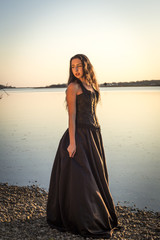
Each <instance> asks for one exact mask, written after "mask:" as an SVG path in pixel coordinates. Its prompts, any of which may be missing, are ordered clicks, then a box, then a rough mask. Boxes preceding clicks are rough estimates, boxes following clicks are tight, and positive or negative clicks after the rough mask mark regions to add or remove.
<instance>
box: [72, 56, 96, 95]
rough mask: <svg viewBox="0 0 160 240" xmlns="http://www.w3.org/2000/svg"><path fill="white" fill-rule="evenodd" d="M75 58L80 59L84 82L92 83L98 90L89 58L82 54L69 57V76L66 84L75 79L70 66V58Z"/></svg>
mask: <svg viewBox="0 0 160 240" xmlns="http://www.w3.org/2000/svg"><path fill="white" fill-rule="evenodd" d="M75 58H78V59H80V60H81V62H82V67H83V77H84V78H85V81H86V83H88V84H90V85H92V86H93V87H94V88H95V89H96V90H97V91H98V92H99V87H98V82H97V79H96V76H95V73H94V68H93V66H92V64H91V62H90V60H89V59H88V57H87V56H85V55H84V54H76V55H74V56H73V57H72V58H71V59H70V67H69V78H68V83H67V85H69V84H70V83H71V82H75V81H76V80H77V78H76V77H75V76H74V75H73V72H72V66H71V63H72V60H73V59H75Z"/></svg>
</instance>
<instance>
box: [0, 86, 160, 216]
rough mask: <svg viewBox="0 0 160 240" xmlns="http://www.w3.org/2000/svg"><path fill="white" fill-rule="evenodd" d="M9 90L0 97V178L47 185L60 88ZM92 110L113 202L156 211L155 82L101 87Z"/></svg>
mask: <svg viewBox="0 0 160 240" xmlns="http://www.w3.org/2000/svg"><path fill="white" fill-rule="evenodd" d="M8 93H9V96H8V97H7V96H5V95H4V97H3V98H2V99H1V100H0V114H1V117H0V182H8V183H9V184H16V185H20V186H22V185H32V184H37V185H39V186H40V187H43V188H45V189H46V190H48V185H49V180H50V174H51V169H52V165H53V161H54V156H55V154H56V150H57V147H58V144H59V140H60V138H61V136H62V135H63V133H64V131H65V130H66V128H67V125H68V123H67V121H68V120H67V117H68V114H67V111H66V110H65V102H64V99H65V89H43V90H42V89H38V90H37V89H21V90H8ZM97 116H98V119H99V123H100V125H101V130H102V137H103V144H104V148H105V153H106V159H107V166H108V172H109V182H110V190H111V193H112V195H113V198H114V202H115V204H117V202H118V201H119V202H120V204H122V205H129V206H133V205H136V207H138V208H141V209H143V208H144V207H147V208H148V209H149V210H154V211H160V188H159V186H160V88H159V87H137V88H136V87H135V88H134V87H132V88H130V87H126V88H102V89H101V103H100V104H99V105H98V107H97Z"/></svg>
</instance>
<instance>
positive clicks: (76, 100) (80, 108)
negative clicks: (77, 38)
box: [47, 54, 118, 238]
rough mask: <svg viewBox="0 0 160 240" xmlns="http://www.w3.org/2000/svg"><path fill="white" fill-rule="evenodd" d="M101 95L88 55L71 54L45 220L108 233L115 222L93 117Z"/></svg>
mask: <svg viewBox="0 0 160 240" xmlns="http://www.w3.org/2000/svg"><path fill="white" fill-rule="evenodd" d="M99 95H100V93H99V88H98V84H97V81H96V77H95V74H94V70H93V67H92V65H91V63H90V61H89V59H88V58H87V57H86V56H85V55H83V54H77V55H75V56H73V57H72V58H71V60H70V74H69V80H68V87H67V90H66V100H67V108H68V115H69V128H68V129H67V130H66V132H65V133H64V135H63V137H62V138H61V140H60V143H59V147H58V150H57V153H56V156H55V161H54V164H53V169H52V174H51V179H50V186H49V194H48V203H47V222H48V224H49V225H50V226H51V227H52V228H57V229H59V230H60V231H69V232H73V233H75V234H80V235H81V236H84V237H92V238H99V237H105V238H107V237H108V238H109V237H110V236H111V234H112V231H113V229H114V228H115V227H117V225H118V223H117V215H116V212H115V206H114V203H113V199H112V196H111V193H110V190H109V185H108V184H109V183H108V173H107V168H106V160H105V154H104V149H103V142H102V138H101V132H100V126H99V123H98V120H97V117H96V105H97V103H98V100H99Z"/></svg>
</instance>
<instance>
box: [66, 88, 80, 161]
mask: <svg viewBox="0 0 160 240" xmlns="http://www.w3.org/2000/svg"><path fill="white" fill-rule="evenodd" d="M77 90H78V86H77V84H76V83H70V84H69V86H68V88H67V96H66V97H67V105H68V115H69V121H68V122H69V141H70V143H69V146H68V148H67V150H68V152H69V156H70V157H74V154H75V153H76V140H75V125H76V94H77Z"/></svg>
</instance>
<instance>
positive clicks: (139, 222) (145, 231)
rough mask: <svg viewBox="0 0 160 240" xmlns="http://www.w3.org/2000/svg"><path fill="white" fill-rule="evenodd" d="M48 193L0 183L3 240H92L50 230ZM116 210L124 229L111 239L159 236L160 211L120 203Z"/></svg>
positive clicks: (36, 187) (1, 239) (0, 231)
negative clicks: (47, 208)
mask: <svg viewBox="0 0 160 240" xmlns="http://www.w3.org/2000/svg"><path fill="white" fill-rule="evenodd" d="M47 196H48V193H47V192H46V191H45V190H44V189H41V188H39V187H38V186H35V185H32V186H26V187H25V186H24V187H19V186H10V185H8V184H7V183H3V184H0V240H5V239H12V240H23V239H30V240H31V239H32V240H37V239H44V240H56V239H61V240H63V239H64V240H65V239H66V240H67V239H75V240H82V239H88V240H91V239H92V238H83V237H81V236H79V235H74V234H72V233H69V232H59V231H58V230H55V229H51V228H50V227H49V226H48V224H47V222H46V202H47ZM116 210H117V214H118V219H119V224H120V226H121V227H122V228H121V230H119V231H114V233H113V235H112V237H111V238H110V239H123V240H124V239H137V240H138V239H150V240H153V239H160V213H159V212H153V211H147V210H140V209H137V208H136V207H127V206H120V205H117V206H116ZM103 239H105V238H103ZM101 240H102V238H101Z"/></svg>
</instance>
